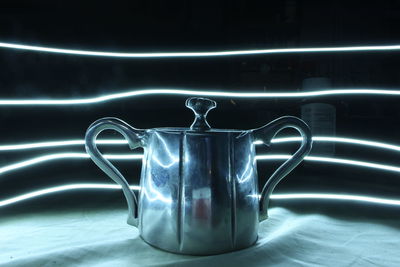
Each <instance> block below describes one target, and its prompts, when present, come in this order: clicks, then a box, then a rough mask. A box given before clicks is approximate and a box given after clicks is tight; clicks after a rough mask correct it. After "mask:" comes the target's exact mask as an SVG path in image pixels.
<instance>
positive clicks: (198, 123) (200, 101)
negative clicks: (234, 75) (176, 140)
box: [185, 97, 217, 131]
mask: <svg viewBox="0 0 400 267" xmlns="http://www.w3.org/2000/svg"><path fill="white" fill-rule="evenodd" d="M185 105H186V107H188V108H190V109H191V110H192V111H193V112H194V115H195V118H194V121H193V123H192V125H191V126H190V130H193V131H206V130H209V129H211V126H210V124H208V122H207V114H208V112H209V111H210V110H212V109H214V108H216V107H217V102H215V101H214V100H211V99H208V98H203V97H191V98H188V99H187V100H186V103H185Z"/></svg>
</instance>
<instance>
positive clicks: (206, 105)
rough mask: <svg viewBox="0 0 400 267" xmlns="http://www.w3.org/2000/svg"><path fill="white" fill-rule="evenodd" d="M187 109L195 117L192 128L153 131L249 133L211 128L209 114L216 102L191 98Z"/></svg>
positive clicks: (163, 128) (187, 103)
mask: <svg viewBox="0 0 400 267" xmlns="http://www.w3.org/2000/svg"><path fill="white" fill-rule="evenodd" d="M185 105H186V107H188V108H189V109H191V110H192V111H193V113H194V115H195V117H194V121H193V123H192V125H191V126H190V128H183V127H157V128H153V129H152V130H156V131H162V132H170V133H181V132H194V133H199V134H203V133H204V134H207V135H208V134H211V133H226V132H238V133H243V132H248V131H247V130H237V129H217V128H211V126H210V124H209V123H208V122H207V114H208V112H209V111H210V110H212V109H214V108H216V107H217V102H215V101H214V100H211V99H208V98H204V97H191V98H188V99H187V100H186V102H185Z"/></svg>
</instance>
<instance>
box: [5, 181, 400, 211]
mask: <svg viewBox="0 0 400 267" xmlns="http://www.w3.org/2000/svg"><path fill="white" fill-rule="evenodd" d="M130 188H131V189H132V190H139V189H140V187H139V186H137V185H134V186H130ZM78 189H121V186H119V185H116V184H115V185H114V184H70V185H62V186H55V187H51V188H46V189H41V190H37V191H34V192H31V193H27V194H22V195H19V196H16V197H12V198H9V199H6V200H1V201H0V207H4V206H7V205H11V204H14V203H17V202H20V201H23V200H27V199H32V198H36V197H39V196H44V195H48V194H52V193H57V192H63V191H69V190H78ZM271 199H284V200H291V199H320V200H350V201H357V202H366V203H374V204H381V205H391V206H400V200H395V199H385V198H377V197H370V196H358V195H345V194H321V193H302V194H273V195H272V196H271Z"/></svg>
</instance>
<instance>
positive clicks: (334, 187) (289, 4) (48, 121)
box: [0, 0, 400, 212]
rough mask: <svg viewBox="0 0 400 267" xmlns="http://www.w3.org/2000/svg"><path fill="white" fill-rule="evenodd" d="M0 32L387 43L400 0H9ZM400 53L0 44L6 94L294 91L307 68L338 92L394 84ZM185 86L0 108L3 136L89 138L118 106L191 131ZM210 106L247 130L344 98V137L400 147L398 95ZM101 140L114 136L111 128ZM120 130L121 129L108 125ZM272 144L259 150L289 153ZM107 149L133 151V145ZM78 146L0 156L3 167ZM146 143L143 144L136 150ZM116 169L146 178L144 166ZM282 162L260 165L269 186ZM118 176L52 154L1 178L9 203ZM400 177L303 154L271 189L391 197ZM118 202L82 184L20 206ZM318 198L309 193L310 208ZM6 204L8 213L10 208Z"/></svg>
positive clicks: (88, 39)
mask: <svg viewBox="0 0 400 267" xmlns="http://www.w3.org/2000/svg"><path fill="white" fill-rule="evenodd" d="M0 5H1V8H0V41H2V42H13V43H23V44H31V45H42V46H49V47H60V48H69V49H84V50H96V51H116V52H176V51H220V50H242V49H258V48H296V47H332V46H356V45H360V46H361V45H390V44H399V43H400V34H399V33H400V27H399V26H400V1H395V0H392V1H379V2H377V1H370V2H368V1H294V0H285V1H260V2H257V1H230V2H228V3H223V2H216V1H132V3H131V4H130V5H126V4H121V3H114V4H111V1H110V3H107V4H100V3H98V2H96V3H95V4H91V5H89V4H85V5H82V4H81V3H79V5H78V4H76V3H74V2H70V1H69V2H62V1H40V3H33V2H29V1H2V2H1V4H0ZM399 63H400V52H397V51H390V52H355V53H351V52H347V53H319V54H315V53H307V54H276V55H258V56H238V57H215V58H196V59H194V58H180V59H166V58H165V59H145V60H143V59H123V58H101V57H89V56H73V55H60V54H50V53H38V52H28V51H17V50H10V49H0V68H1V71H0V98H4V99H10V98H16V99H22V98H25V99H29V98H32V99H35V98H65V99H69V98H79V97H94V96H98V95H103V94H109V93H115V92H122V91H126V90H131V89H147V88H179V89H196V90H226V91H238V92H239V91H249V92H250V91H252V92H254V91H257V92H264V91H265V92H267V91H282V92H284V91H298V90H300V89H301V88H302V82H303V80H304V79H306V78H310V77H327V78H329V79H330V80H331V81H332V87H333V88H376V89H398V88H399V82H400V70H399V67H398V66H399ZM185 98H186V97H184V96H159V95H154V96H146V97H138V98H127V99H122V100H117V101H112V102H109V103H104V104H92V105H80V106H61V107H57V106H53V107H40V106H38V107H32V106H26V107H23V106H0V120H1V126H2V127H1V132H0V140H1V144H17V143H28V142H37V141H48V140H65V139H83V137H84V133H85V131H86V129H87V127H88V126H89V125H90V123H92V122H93V121H95V120H96V119H98V118H101V117H105V116H115V117H118V118H121V119H123V120H125V121H127V122H128V123H130V124H132V125H133V126H134V127H136V128H153V127H160V126H177V127H178V126H179V127H187V126H189V125H190V123H191V121H192V118H193V116H192V114H191V112H190V111H189V110H187V109H186V108H185V107H184V100H185ZM216 100H217V101H218V105H219V106H218V108H217V109H216V110H214V111H212V112H211V113H210V114H209V121H210V124H211V125H212V126H213V127H216V128H237V129H251V128H256V127H260V126H262V125H264V124H265V123H267V122H269V121H271V120H272V119H274V118H277V117H279V116H282V115H294V116H300V107H301V105H302V104H305V103H312V102H319V103H329V104H332V105H334V106H335V107H336V117H337V125H336V128H337V133H336V135H337V136H340V137H341V136H344V137H354V138H359V139H371V140H377V141H383V142H388V143H395V144H399V143H400V142H399V140H398V136H399V134H400V127H399V118H400V109H399V108H398V104H399V98H398V97H384V96H333V97H320V98H317V99H279V98H277V99H247V100H243V99H229V98H218V99H216ZM103 136H106V135H103ZM108 136H112V137H115V138H118V137H119V135H117V134H113V133H109V134H108ZM294 150H295V147H292V146H286V145H275V146H273V147H272V148H271V149H270V150H267V149H261V148H260V149H259V153H264V152H265V153H267V152H268V153H281V152H287V153H289V152H293V151H294ZM102 151H105V152H115V153H128V152H129V149H128V147H125V146H117V147H116V148H110V147H104V149H102ZM60 152H84V148H83V146H71V147H67V148H52V149H34V150H27V151H14V152H1V153H0V163H1V166H5V165H8V164H12V163H15V162H18V161H20V160H26V159H30V158H32V157H36V156H40V155H45V154H50V153H60ZM136 152H138V153H140V152H141V151H136ZM335 156H337V157H339V158H349V159H355V160H365V161H372V162H378V163H382V164H392V165H397V164H398V162H399V159H400V156H399V154H398V152H391V151H380V150H377V149H372V148H365V147H361V146H352V145H337V147H336V155H335ZM116 165H117V166H118V167H119V168H120V169H121V170H122V172H123V173H124V174H126V175H127V177H129V180H130V182H131V183H132V184H137V183H138V177H139V170H140V162H138V161H135V162H126V161H125V162H118V163H116ZM277 166H278V163H277V162H276V163H275V162H274V163H272V162H259V176H260V185H261V184H263V183H264V182H265V179H266V175H267V174H270V173H272V171H273V170H274V169H275V168H276V167H277ZM81 182H95V183H111V180H110V179H109V178H107V177H106V175H105V174H103V173H102V172H101V171H100V170H99V169H98V168H97V167H96V166H95V165H94V163H92V162H91V161H90V160H86V159H71V160H54V161H51V162H48V163H42V164H38V165H34V166H32V167H28V168H25V169H20V170H17V171H13V172H9V173H5V174H1V175H0V196H1V199H5V198H8V197H12V196H16V195H18V194H21V193H25V192H30V191H33V190H36V189H42V188H46V187H50V186H57V185H64V184H71V183H81ZM399 186H400V176H399V174H398V173H395V172H387V171H378V170H372V169H366V168H359V167H349V166H341V165H334V164H326V163H324V164H323V163H308V162H305V163H302V164H301V165H300V166H299V167H298V168H297V169H296V170H295V171H294V172H293V173H292V174H290V175H289V176H288V178H287V179H285V180H284V181H283V182H282V183H281V184H280V185H279V186H278V187H277V189H276V192H277V193H278V192H280V193H282V192H332V193H334V192H339V193H351V194H364V195H366V194H369V195H374V196H382V197H392V198H395V197H396V196H398V195H399V193H400V189H399ZM101 200H103V201H111V202H113V203H123V201H124V200H123V198H122V195H121V194H120V193H117V192H108V193H107V192H104V191H96V190H95V191H91V192H88V191H76V192H70V193H64V194H62V195H61V194H58V195H52V196H46V197H43V198H38V199H36V200H32V201H25V202H21V203H20V204H17V205H16V206H14V207H27V205H30V206H31V207H40V208H45V209H47V208H48V209H50V208H55V207H59V206H60V204H65V206H67V207H74V206H78V205H89V204H93V205H96V203H98V202H99V201H101ZM318 205H322V204H316V203H315V202H313V205H310V206H311V207H312V209H317V207H318ZM10 207H11V206H9V207H4V208H2V210H1V211H0V212H5V211H10V210H11V208H10Z"/></svg>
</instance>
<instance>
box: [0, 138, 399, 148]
mask: <svg viewBox="0 0 400 267" xmlns="http://www.w3.org/2000/svg"><path fill="white" fill-rule="evenodd" d="M312 139H313V141H314V142H335V143H344V144H352V145H362V146H369V147H375V148H379V149H387V150H393V151H399V152H400V146H399V145H394V144H388V143H382V142H377V141H371V140H363V139H356V138H346V137H332V136H314V137H313V138H312ZM301 140H302V138H301V137H297V136H293V137H283V138H274V139H272V143H273V144H280V143H289V142H300V141H301ZM254 143H255V144H256V145H260V144H262V141H255V142H254ZM84 144H85V141H84V140H78V139H76V140H59V141H49V142H36V143H26V144H10V145H0V151H13V150H26V149H36V148H51V147H64V146H74V145H84ZM96 144H102V145H124V144H128V141H126V140H125V139H103V140H101V139H100V140H96Z"/></svg>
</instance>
